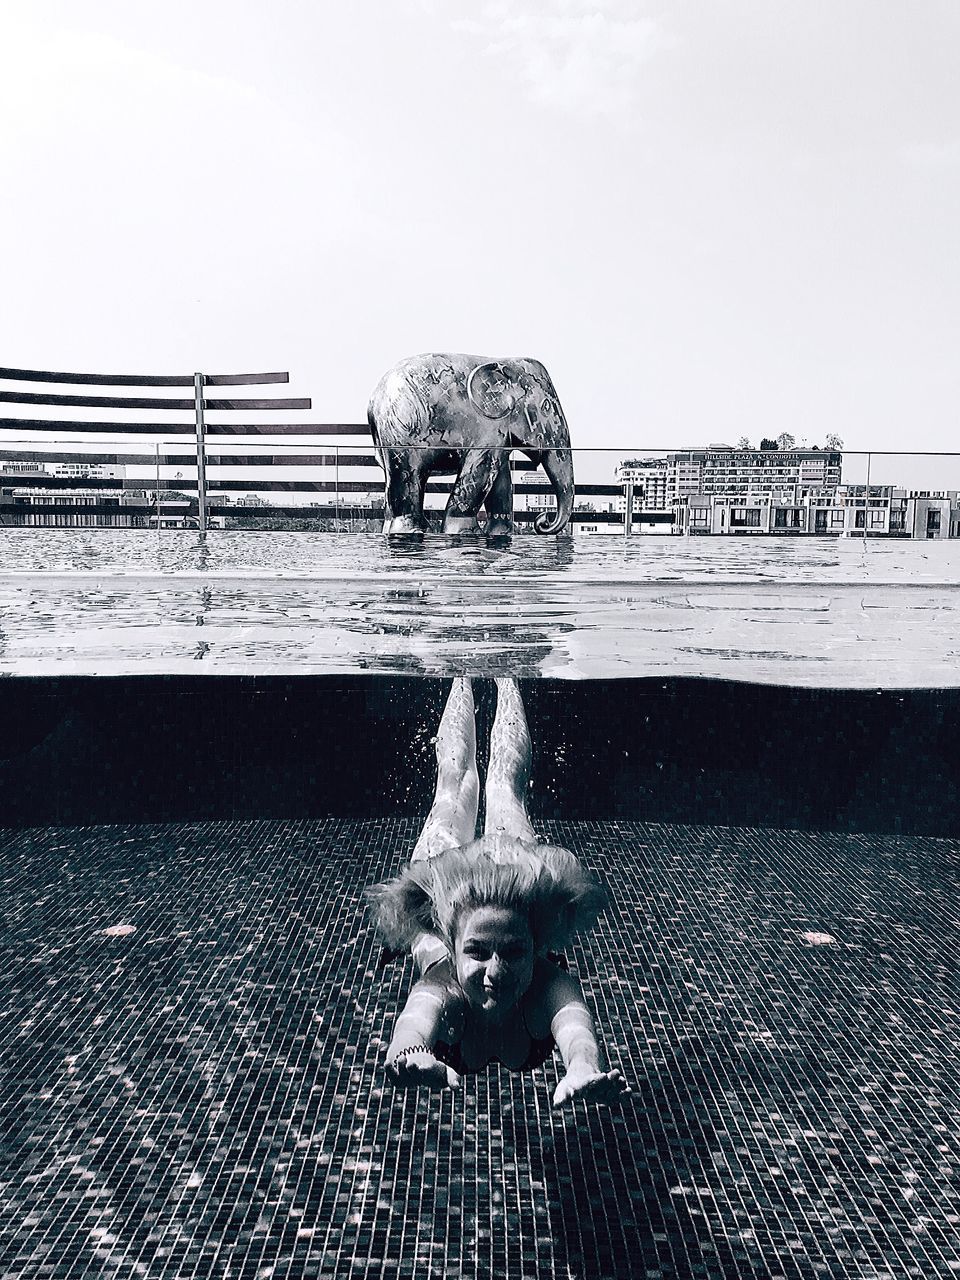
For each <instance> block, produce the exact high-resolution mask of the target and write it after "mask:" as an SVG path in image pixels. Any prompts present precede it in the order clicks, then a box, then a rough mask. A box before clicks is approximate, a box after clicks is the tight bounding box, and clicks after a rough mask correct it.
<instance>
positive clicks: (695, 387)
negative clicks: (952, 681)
mask: <svg viewBox="0 0 960 1280" xmlns="http://www.w3.org/2000/svg"><path fill="white" fill-rule="evenodd" d="M0 5H2V14H3V24H2V25H3V41H2V46H0V68H2V70H0V107H2V128H0V165H2V172H3V179H4V180H3V190H4V195H3V199H2V201H0V228H2V232H3V246H4V253H3V259H4V265H3V274H2V281H3V284H2V306H0V364H3V365H11V366H20V367H28V368H46V369H66V370H71V371H84V370H87V371H101V372H111V373H112V372H134V373H145V372H151V373H179V372H187V373H189V372H192V371H194V370H195V369H201V370H204V371H206V372H234V371H247V370H250V371H259V370H266V369H274V368H279V369H289V370H290V374H291V384H290V388H289V392H288V394H297V395H310V396H312V397H313V404H314V409H313V414H312V415H308V417H309V418H310V420H314V421H347V422H362V421H363V420H364V417H365V411H366V402H367V399H368V396H369V393H370V391H371V389H372V387H373V385H374V384H375V382H376V381H377V379H378V377H379V376H380V374H381V373H382V372H383V371H384V370H385V369H386V368H388V367H389V366H390V365H391V364H392V363H393V362H394V361H395V360H396V359H398V358H400V357H401V356H404V355H408V354H411V353H414V352H417V351H425V350H451V351H469V352H476V353H479V354H482V355H488V354H489V355H504V354H510V353H515V354H525V355H535V356H537V357H539V358H540V359H542V360H543V361H544V362H545V363H546V365H547V366H548V368H549V369H550V371H551V373H552V375H553V378H554V382H555V383H556V386H557V389H558V391H559V393H560V397H561V399H562V401H563V402H564V405H565V408H566V411H567V417H568V419H569V422H570V425H571V431H572V434H573V440H574V443H575V444H577V445H606V446H622V447H623V448H625V449H628V450H630V451H633V450H640V449H644V448H656V447H660V448H675V447H679V446H682V445H689V444H697V443H706V442H708V441H731V442H734V441H735V440H736V439H737V438H738V437H740V436H741V435H747V436H749V437H750V438H752V439H753V440H754V442H757V441H758V440H759V438H760V436H761V435H775V434H777V433H779V432H780V431H784V430H786V431H790V432H792V433H794V434H795V435H796V436H797V438H798V440H799V439H800V438H806V439H807V440H808V441H809V442H810V443H811V444H812V443H815V442H819V441H822V439H823V437H824V435H825V434H826V433H827V432H836V433H837V434H839V435H840V436H841V437H842V438H843V440H844V441H845V443H846V445H847V446H848V448H852V449H867V448H876V449H897V448H913V449H928V450H937V449H944V450H946V449H960V433H958V431H957V419H958V409H957V406H958V400H960V394H958V393H960V371H958V370H960V363H958V351H960V232H958V228H960V75H958V74H957V66H958V60H960V5H958V4H957V3H956V0H910V2H909V3H908V2H907V0H901V2H893V0H751V2H749V3H747V2H741V0H690V2H689V3H680V2H677V0H664V2H663V3H659V4H653V3H646V2H645V0H537V2H532V0H527V2H523V0H519V2H511V3H506V2H500V0H469V2H467V0H366V2H363V0H356V2H355V3H343V4H339V3H338V4H334V3H330V2H328V0H320V2H319V3H318V0H302V2H300V0H297V2H294V0H271V2H270V3H269V4H268V3H266V2H265V0H264V2H262V3H250V2H249V0H231V2H230V3H226V2H224V3H221V2H220V0H163V3H144V2H139V3H134V4H131V3H130V2H129V0H116V2H115V3H114V2H112V0H83V2H82V3H77V2H76V0H71V2H68V3H53V2H49V0H23V2H21V0H0Z"/></svg>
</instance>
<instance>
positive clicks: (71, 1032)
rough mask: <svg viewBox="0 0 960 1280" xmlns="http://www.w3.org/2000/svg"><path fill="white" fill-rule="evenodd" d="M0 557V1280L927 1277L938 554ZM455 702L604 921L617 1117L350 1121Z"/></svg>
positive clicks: (943, 1167) (434, 1101)
mask: <svg viewBox="0 0 960 1280" xmlns="http://www.w3.org/2000/svg"><path fill="white" fill-rule="evenodd" d="M38 533H39V534H40V536H41V537H42V538H43V540H44V541H43V542H42V543H41V542H39V541H38V540H37V538H38ZM11 535H12V536H11ZM0 538H2V539H3V542H2V550H3V553H4V558H3V560H2V562H0V563H2V564H3V573H2V574H0V670H3V671H4V672H6V673H7V675H8V677H9V678H7V679H4V680H0V727H2V732H0V804H2V814H3V818H2V826H0V878H2V884H3V890H4V892H3V898H2V904H3V905H2V912H3V918H4V925H5V928H4V931H3V933H2V940H0V956H2V963H3V964H4V972H5V974H7V975H8V977H7V980H6V982H5V986H4V991H3V1006H2V1015H3V1017H2V1022H0V1047H2V1052H3V1062H4V1070H5V1076H4V1088H3V1095H2V1096H3V1108H2V1111H0V1121H2V1125H3V1132H2V1136H3V1142H2V1146H0V1162H2V1165H0V1167H2V1173H0V1212H2V1216H0V1257H2V1258H3V1260H4V1263H5V1265H6V1269H7V1273H9V1274H10V1275H11V1276H17V1277H24V1278H26V1277H30V1278H31V1280H33V1278H34V1277H36V1278H37V1280H39V1277H41V1276H43V1277H49V1276H53V1277H55V1278H57V1280H59V1278H60V1277H63V1278H64V1280H66V1278H67V1277H75V1276H76V1277H79V1276H82V1275H85V1274H100V1273H103V1272H105V1271H108V1270H110V1271H115V1272H116V1273H117V1274H118V1275H119V1274H130V1275H142V1276H148V1277H153V1276H157V1277H161V1276H162V1277H180V1276H183V1275H194V1274H197V1275H201V1274H209V1275H223V1276H227V1275H236V1276H247V1275H250V1276H264V1277H266V1276H268V1275H269V1276H277V1277H281V1276H282V1277H290V1278H291V1280H293V1277H297V1278H298V1280H299V1278H300V1277H312V1278H315V1280H335V1278H336V1280H339V1278H340V1277H344V1276H351V1277H352V1276H358V1277H359V1276H363V1277H371V1278H372V1277H383V1278H384V1280H385V1278H386V1277H391V1278H392V1277H410V1278H411V1280H413V1278H414V1277H416V1280H419V1278H420V1277H441V1276H442V1277H444V1278H446V1277H448V1276H459V1277H462V1278H463V1280H467V1278H468V1277H477V1278H478V1280H479V1278H480V1277H484V1278H485V1277H490V1278H491V1280H493V1278H494V1277H496V1278H497V1280H501V1278H505V1280H527V1278H528V1277H538V1278H539V1277H546V1276H550V1277H553V1276H562V1277H565V1278H567V1277H576V1278H577V1280H581V1278H582V1280H587V1278H589V1280H595V1278H596V1280H628V1278H629V1280H632V1278H633V1277H635V1276H640V1277H643V1280H648V1278H650V1280H652V1278H653V1277H656V1278H657V1280H661V1278H663V1280H667V1278H669V1280H686V1278H687V1277H691V1276H703V1277H708V1280H721V1278H722V1280H733V1278H734V1277H736V1278H737V1280H739V1278H740V1277H757V1278H758V1280H768V1278H769V1277H772V1276H783V1277H795V1276H796V1277H823V1276H829V1277H831V1280H833V1277H840V1276H842V1277H848V1276H849V1277H864V1278H867V1277H869V1278H870V1280H879V1278H880V1277H881V1276H893V1277H896V1278H897V1280H899V1277H901V1276H912V1275H916V1276H920V1277H929V1276H948V1275H952V1274H956V1272H957V1269H958V1268H960V1250H958V1247H957V1230H956V1222H957V1216H956V1215H957V1214H958V1213H960V1203H958V1196H957V1189H956V1180H955V1170H956V1168H957V1167H960V1165H958V1161H960V1150H958V1144H957V1132H956V1125H955V1115H956V1110H957V1106H958V1104H960V1081H958V1073H957V1067H956V1062H957V1060H958V1053H957V1051H958V1049H960V1043H958V1041H960V1026H958V1021H957V1016H956V979H955V954H956V943H957V939H956V926H955V903H956V901H957V890H958V888H960V885H958V880H960V874H958V868H960V821H958V817H957V815H958V812H960V807H958V806H960V688H958V685H960V681H958V680H957V678H956V677H957V666H958V664H957V662H956V660H955V652H956V643H957V642H956V641H955V638H954V637H955V635H956V634H957V628H956V626H955V623H954V620H953V618H954V614H955V611H956V600H957V590H958V589H957V586H956V585H955V584H956V583H957V582H958V580H960V573H958V572H957V569H958V567H960V566H958V562H957V552H956V551H955V549H954V548H953V547H952V546H950V545H949V544H945V545H944V544H937V545H936V546H935V547H932V548H930V549H928V548H927V547H925V546H921V545H918V544H908V545H906V546H884V547H882V548H880V547H875V545H873V544H868V545H867V546H866V547H864V546H862V545H851V544H846V543H845V544H839V543H830V544H817V546H815V547H814V546H811V545H810V544H803V545H799V544H795V543H774V542H772V541H770V540H765V542H764V544H763V545H758V544H752V545H750V546H749V547H746V546H744V545H743V544H742V543H736V544H734V545H730V544H729V543H726V544H724V545H721V546H718V545H717V544H716V543H715V542H714V543H712V544H710V545H709V546H704V545H702V544H695V543H694V542H692V541H691V542H684V541H682V540H679V539H676V540H675V539H669V540H662V541H655V540H653V539H650V540H642V539H637V540H636V541H635V542H633V543H631V544H629V545H620V546H610V545H603V546H597V545H596V544H595V543H589V544H588V545H584V546H581V545H580V544H578V543H577V541H576V539H568V540H565V541H563V542H560V541H557V540H550V541H544V542H538V541H535V540H533V539H527V538H523V539H519V538H518V539H515V540H514V542H513V543H512V544H510V545H508V546H505V547H491V546H488V545H487V544H485V543H482V542H481V543H479V544H476V545H472V546H471V545H466V546H464V545H458V544H454V543H451V542H449V541H447V540H444V539H441V538H436V539H429V538H428V539H426V540H425V541H424V543H423V544H420V545H412V546H407V547H400V546H398V547H393V546H391V545H390V544H387V543H386V542H384V541H383V540H381V539H378V538H373V539H371V538H368V537H352V538H351V537H350V536H349V535H340V536H336V537H331V536H329V535H318V536H317V537H316V538H313V537H312V536H311V535H286V536H285V535H282V534H253V535H251V534H221V533H217V534H211V535H208V538H207V540H206V543H205V544H201V543H199V541H198V540H197V538H196V535H193V534H182V535H181V534H175V535H170V534H167V533H164V534H162V535H161V539H160V540H159V541H158V539H157V536H156V535H155V534H153V535H151V534H148V535H143V534H141V535H139V536H138V535H131V534H122V533H121V534H117V533H114V532H111V533H103V532H100V531H96V532H91V533H90V534H82V533H81V534H79V536H78V531H64V532H63V533H62V534H61V533H59V532H58V531H43V532H42V533H40V531H35V530H23V531H2V533H0ZM583 541H584V542H585V543H586V542H587V540H586V539H584V540H583ZM277 566H282V568H278V567H277ZM464 667H466V668H467V669H469V670H471V671H473V672H475V673H476V674H477V675H478V676H480V677H481V680H480V681H479V682H478V686H477V696H478V708H479V728H480V742H481V753H482V750H483V743H484V741H485V736H486V731H487V730H488V728H489V723H490V719H491V714H492V691H491V682H490V681H489V680H486V679H483V677H487V676H490V675H493V674H500V673H502V672H505V671H508V672H511V673H513V674H517V675H518V676H520V677H521V687H522V690H523V695H524V700H525V702H526V705H527V712H528V715H529V718H530V723H531V730H532V733H533V738H534V742H535V758H534V774H533V778H534V789H533V792H532V799H531V810H532V814H533V817H534V821H535V824H536V826H537V828H538V830H540V831H541V832H543V834H544V835H545V836H546V837H548V838H550V839H553V840H556V841H557V842H559V843H562V844H565V845H566V846H567V847H569V848H571V849H573V850H574V851H575V852H576V853H577V854H578V855H579V856H580V857H581V858H582V859H583V861H584V862H585V863H587V864H588V865H589V866H590V867H592V868H593V869H594V870H595V871H596V873H597V874H598V875H599V876H600V878H601V879H602V880H603V882H604V883H605V885H606V887H607V888H608V890H609V892H610V895H611V907H610V909H609V911H608V912H607V914H606V916H605V917H604V919H603V921H602V922H601V925H600V928H599V930H598V932H597V934H596V935H595V936H594V937H592V938H591V940H590V941H589V943H588V944H584V945H582V946H581V945H578V946H577V947H576V948H575V951H574V955H573V957H572V959H573V962H574V967H575V969H576V970H577V972H578V973H579V974H580V976H581V979H582V980H583V982H584V985H585V987H586V989H587V992H588V994H589V997H590V999H591V1002H592V1003H593V1004H594V1006H595V1008H596V1010H597V1014H598V1022H599V1024H600V1027H601V1030H602V1033H603V1038H604V1041H605V1044H606V1047H607V1052H608V1054H609V1056H610V1059H611V1061H612V1063H613V1064H615V1065H618V1066H620V1067H621V1068H622V1070H623V1071H624V1072H625V1074H627V1075H628V1076H629V1078H630V1079H631V1081H632V1083H633V1084H634V1086H635V1088H636V1089H637V1097H636V1098H635V1099H634V1101H633V1102H632V1103H630V1104H629V1105H628V1106H626V1107H624V1108H622V1109H617V1110H611V1111H608V1112H602V1111H598V1110H593V1111H590V1110H587V1109H586V1108H583V1107H581V1108H579V1109H578V1110H575V1111H573V1112H570V1113H553V1112H551V1111H550V1108H549V1097H550V1092H551V1087H552V1084H553V1083H554V1082H555V1077H556V1068H555V1066H554V1065H553V1064H548V1065H547V1067H546V1068H543V1069H541V1070H540V1071H538V1072H536V1073H533V1075H531V1076H524V1077H519V1076H516V1075H509V1074H508V1073H506V1072H502V1071H500V1070H499V1068H496V1067H494V1068H492V1069H491V1070H490V1071H489V1072H488V1073H486V1074H484V1075H481V1076H479V1077H474V1078H472V1079H471V1080H470V1081H469V1082H468V1083H467V1084H466V1085H465V1086H464V1087H463V1088H462V1089H461V1091H460V1092H459V1093H457V1094H449V1093H448V1094H443V1095H439V1096H433V1097H411V1096H407V1097H401V1096H397V1095H396V1094H394V1093H393V1092H392V1091H391V1090H390V1089H389V1088H388V1087H386V1086H385V1082H384V1077H383V1070H382V1059H383V1053H384V1050H385V1045H386V1039H387V1038H388V1036H389V1027H390V1020H391V1017H392V1015H393V1012H394V1011H395V1008H396V1001H397V996H398V993H399V992H400V991H402V989H403V988H404V985H405V983H406V982H408V981H409V976H410V975H409V970H408V968H407V967H405V966H403V965H399V966H393V967H392V968H390V969H387V970H386V971H384V972H379V971H378V968H377V963H378V948H377V947H376V945H375V944H374V940H373V937H372V934H371V931H370V929H369V927H368V923H367V919H366V916H365V914H364V912H363V909H362V905H361V893H362V890H363V888H364V886H365V885H367V884H370V883H372V882H374V881H376V880H379V879H381V878H383V877H384V876H386V875H389V874H391V873H393V872H395V871H396V870H397V869H398V867H399V866H400V865H401V864H402V861H403V860H404V858H405V857H407V856H408V855H409V852H410V850H411V848H412V846H413V843H414V841H415V839H416V833H417V830H418V826H419V822H420V821H421V820H422V818H423V815H424V813H425V811H426V807H427V806H428V804H429V796H430V791H431V787H432V780H433V779H432V768H433V744H432V737H433V735H434V734H435V732H436V724H437V719H438V716H439V711H440V708H441V706H442V704H443V698H444V694H445V690H446V687H447V680H446V677H447V676H448V675H449V674H452V673H455V672H456V671H457V670H458V668H459V669H460V670H462V669H464Z"/></svg>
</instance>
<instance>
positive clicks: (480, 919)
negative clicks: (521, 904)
mask: <svg viewBox="0 0 960 1280" xmlns="http://www.w3.org/2000/svg"><path fill="white" fill-rule="evenodd" d="M453 959H454V965H455V968H456V973H457V981H458V982H459V983H460V986H461V988H462V989H463V993H464V995H465V996H466V997H467V1000H468V1001H469V1003H470V1004H471V1005H472V1006H473V1008H475V1009H478V1010H482V1011H483V1012H484V1013H487V1014H490V1015H492V1016H493V1017H498V1016H502V1015H504V1014H506V1013H509V1011H510V1010H511V1009H513V1008H515V1007H516V1005H517V1003H518V1002H519V1000H520V998H521V997H522V996H523V995H524V993H525V992H526V990H527V989H528V987H529V986H530V983H531V982H532V981H533V959H534V956H533V934H532V933H531V932H530V922H529V921H528V920H527V917H526V916H525V915H524V914H523V912H521V911H515V910H513V909H512V908H511V907H495V906H483V907H476V908H475V909H474V910H472V911H467V912H465V913H464V915H463V916H462V917H461V920H460V927H459V928H458V930H457V937H456V943H455V945H454V950H453Z"/></svg>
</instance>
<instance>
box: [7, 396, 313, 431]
mask: <svg viewBox="0 0 960 1280" xmlns="http://www.w3.org/2000/svg"><path fill="white" fill-rule="evenodd" d="M0 401H5V402H6V403H8V404H44V405H51V406H56V405H69V406H71V407H73V408H88V409H193V408H195V405H196V402H195V401H194V400H168V399H165V398H157V399H155V398H152V397H149V396H54V395H40V394H39V393H37V392H34V391H2V390H0ZM203 405H204V408H205V409H211V410H213V409H309V408H311V407H312V402H311V400H310V398H309V397H299V398H296V399H277V400H204V402H203ZM118 425H119V426H121V427H122V425H123V424H122V423H120V424H118Z"/></svg>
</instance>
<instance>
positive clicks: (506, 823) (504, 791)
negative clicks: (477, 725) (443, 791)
mask: <svg viewBox="0 0 960 1280" xmlns="http://www.w3.org/2000/svg"><path fill="white" fill-rule="evenodd" d="M532 758H533V746H532V744H531V742H530V729H529V727H528V725H527V716H526V712H525V711H524V709H523V700H522V698H521V697H520V690H519V688H518V687H517V682H516V680H514V679H513V678H512V677H508V678H506V679H501V680H498V681H497V714H496V716H495V718H494V721H493V731H492V733H491V735H490V764H489V766H488V768H487V786H486V791H485V797H486V808H487V814H486V834H487V835H493V834H494V833H495V832H503V833H504V834H505V835H508V836H514V837H515V838H516V839H518V840H525V841H534V842H535V841H536V839H537V837H536V835H535V833H534V830H533V827H532V826H531V824H530V818H529V817H528V815H527V786H528V784H529V781H530V764H531V760H532Z"/></svg>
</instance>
